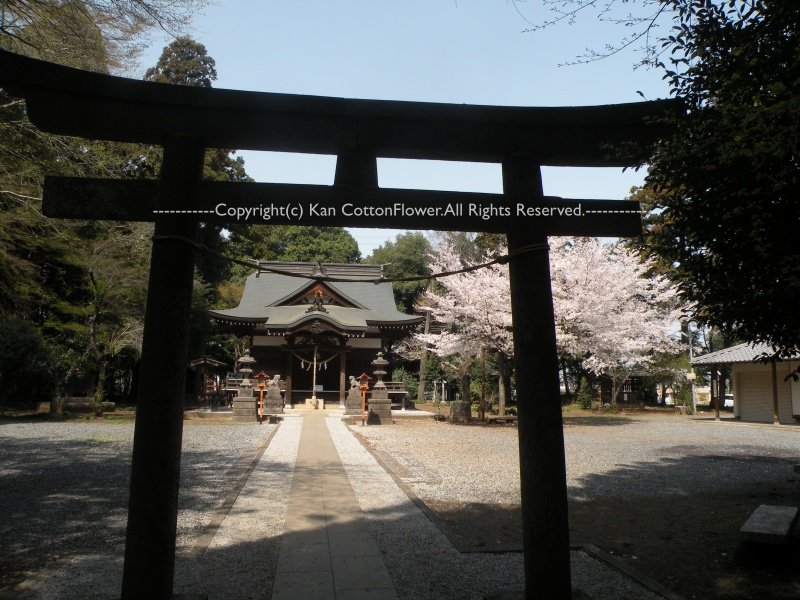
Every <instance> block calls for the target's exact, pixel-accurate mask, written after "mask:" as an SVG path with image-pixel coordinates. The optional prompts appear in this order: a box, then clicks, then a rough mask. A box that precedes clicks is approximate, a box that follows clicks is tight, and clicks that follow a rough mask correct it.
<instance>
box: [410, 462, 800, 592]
mask: <svg viewBox="0 0 800 600" xmlns="http://www.w3.org/2000/svg"><path fill="white" fill-rule="evenodd" d="M791 463H792V461H789V460H788V459H787V458H785V457H774V456H749V457H742V456H718V455H695V456H691V455H688V456H684V457H681V458H665V459H662V460H661V461H660V462H658V463H649V462H648V463H639V464H635V465H631V466H622V467H619V468H617V469H615V470H613V471H611V472H608V473H605V474H602V475H592V476H589V477H586V478H584V479H583V480H582V481H581V482H580V485H577V486H574V487H572V488H571V489H570V490H569V495H570V502H569V519H570V541H571V543H572V544H573V545H574V544H585V543H588V544H593V545H595V546H597V547H599V548H600V549H602V550H604V551H606V552H608V553H610V554H613V555H614V556H616V557H618V558H620V559H621V560H623V561H624V563H625V564H626V565H627V566H629V567H630V568H633V569H635V570H637V571H639V572H641V573H643V574H645V575H648V576H650V577H652V578H653V579H655V580H656V581H658V582H659V583H661V584H662V585H664V586H666V587H667V588H669V589H672V590H674V591H676V592H677V593H679V594H681V595H682V596H684V597H685V598H687V599H690V598H709V599H710V598H719V599H722V598H725V599H741V600H745V599H747V600H751V599H759V598H764V599H774V600H789V599H793V600H796V599H797V598H798V597H800V581H799V580H798V578H797V565H798V564H800V526H798V527H797V528H796V529H795V532H794V535H793V537H792V538H791V540H790V543H789V545H788V546H786V547H780V546H769V545H763V544H757V545H750V544H746V543H743V542H742V541H741V539H740V535H739V528H740V527H741V526H742V524H743V523H744V522H745V520H747V517H748V516H749V515H750V513H751V512H752V511H753V510H754V509H755V508H756V507H758V505H760V504H777V505H792V506H797V505H798V504H800V487H799V484H798V483H797V482H795V481H792V480H791V475H790V473H791ZM422 501H423V502H424V503H425V505H426V507H427V509H428V511H429V512H430V513H432V515H433V519H434V522H435V523H436V524H437V525H438V526H439V527H440V529H442V531H443V532H444V533H445V535H447V537H448V538H449V539H450V540H451V542H452V543H453V544H454V545H455V546H456V547H458V548H459V549H460V550H462V551H464V552H504V551H519V550H521V549H522V535H521V530H520V527H521V509H520V507H519V505H513V504H507V505H495V504H492V505H489V504H480V503H455V502H440V501H425V500H424V499H423V500H422Z"/></svg>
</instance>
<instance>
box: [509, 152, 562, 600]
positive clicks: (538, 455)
mask: <svg viewBox="0 0 800 600" xmlns="http://www.w3.org/2000/svg"><path fill="white" fill-rule="evenodd" d="M503 189H504V193H505V195H506V196H507V198H508V200H509V202H510V203H511V204H512V205H513V206H516V204H517V203H525V204H535V203H536V202H537V201H539V200H540V199H541V198H542V196H543V193H542V180H541V173H540V170H539V165H538V164H537V162H536V161H535V160H534V159H532V158H530V157H522V156H519V157H510V158H508V159H506V160H505V161H503ZM546 244H547V236H546V234H544V233H535V232H531V231H530V230H527V231H526V230H525V229H523V228H522V227H520V228H519V229H512V230H510V231H509V232H508V250H509V253H510V254H511V255H512V258H511V260H510V261H509V276H510V281H511V312H512V318H513V323H514V363H515V367H516V382H517V398H518V404H517V411H518V415H519V420H518V427H519V430H518V434H519V455H520V484H521V492H522V532H523V545H524V549H525V598H527V599H533V598H548V599H549V600H567V599H568V598H570V597H571V594H572V592H571V579H570V555H569V527H568V523H567V483H566V465H565V459H564V432H563V429H562V422H561V397H560V390H559V381H558V355H557V352H556V336H555V320H554V316H553V297H552V292H551V287H550V263H549V256H548V251H547V246H546ZM517 252H519V254H516V255H515V253H517Z"/></svg>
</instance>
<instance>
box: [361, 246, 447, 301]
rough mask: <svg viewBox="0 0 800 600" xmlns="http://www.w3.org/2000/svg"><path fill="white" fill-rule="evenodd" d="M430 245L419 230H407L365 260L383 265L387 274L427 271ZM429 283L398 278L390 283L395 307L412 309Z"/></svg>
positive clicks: (411, 273)
mask: <svg viewBox="0 0 800 600" xmlns="http://www.w3.org/2000/svg"><path fill="white" fill-rule="evenodd" d="M430 251H431V245H430V242H428V240H427V238H426V237H425V236H424V235H423V234H421V233H415V232H406V233H401V234H399V235H397V237H395V239H394V241H393V242H392V241H387V242H384V243H383V244H381V245H380V246H378V247H377V248H375V250H374V251H373V252H372V254H371V255H370V256H368V257H367V258H366V259H365V261H364V262H367V263H369V264H373V265H381V264H382V265H386V268H385V269H384V272H385V274H386V277H393V278H394V277H416V276H419V275H430V274H431V269H430V266H429V262H430V257H429V254H430ZM427 285H428V283H427V281H425V280H421V281H398V282H395V283H394V284H393V287H394V295H395V299H396V300H397V308H398V310H401V311H403V312H405V313H409V314H412V313H414V312H415V308H414V306H415V304H416V303H417V300H418V299H419V296H420V295H421V294H422V292H424V291H425V288H426V287H427Z"/></svg>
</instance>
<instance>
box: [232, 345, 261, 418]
mask: <svg viewBox="0 0 800 600" xmlns="http://www.w3.org/2000/svg"><path fill="white" fill-rule="evenodd" d="M236 362H237V363H239V364H240V365H241V366H240V367H239V373H241V374H242V382H241V383H240V384H239V389H238V390H237V392H236V397H235V398H234V399H233V420H234V421H246V422H249V421H258V399H257V398H256V397H255V396H253V383H252V382H251V381H250V373H252V372H253V369H252V365H253V363H254V362H256V359H255V358H253V357H252V356H250V354H249V351H248V350H245V353H244V355H243V356H242V357H241V358H239V360H238V361H236Z"/></svg>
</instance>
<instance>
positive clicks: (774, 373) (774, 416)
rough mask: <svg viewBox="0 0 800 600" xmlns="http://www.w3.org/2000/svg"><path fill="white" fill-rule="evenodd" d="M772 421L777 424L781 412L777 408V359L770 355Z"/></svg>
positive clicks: (779, 420)
mask: <svg viewBox="0 0 800 600" xmlns="http://www.w3.org/2000/svg"><path fill="white" fill-rule="evenodd" d="M771 363H772V422H773V423H774V424H775V425H778V424H779V423H780V422H781V414H780V410H779V408H778V361H777V360H775V357H774V356H773V357H772V361H771Z"/></svg>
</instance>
